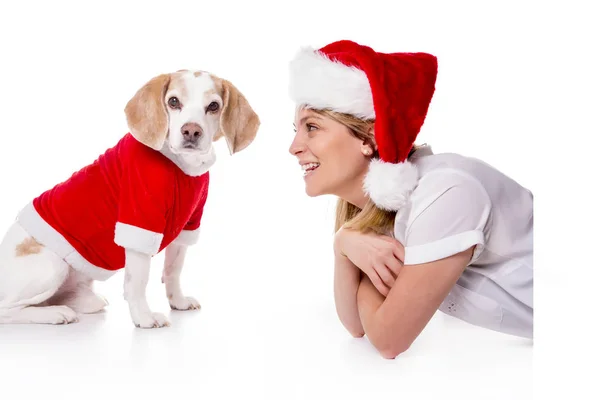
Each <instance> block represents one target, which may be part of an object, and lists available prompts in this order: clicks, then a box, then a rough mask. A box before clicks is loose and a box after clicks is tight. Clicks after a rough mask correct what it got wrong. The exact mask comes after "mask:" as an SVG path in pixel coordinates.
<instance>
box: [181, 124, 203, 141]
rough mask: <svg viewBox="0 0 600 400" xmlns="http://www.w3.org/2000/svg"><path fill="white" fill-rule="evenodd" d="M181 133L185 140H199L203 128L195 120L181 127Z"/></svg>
mask: <svg viewBox="0 0 600 400" xmlns="http://www.w3.org/2000/svg"><path fill="white" fill-rule="evenodd" d="M181 134H182V135H183V138H184V139H185V140H198V138H199V137H200V135H202V128H200V125H198V124H197V123H195V122H188V123H187V124H184V125H183V126H182V127H181Z"/></svg>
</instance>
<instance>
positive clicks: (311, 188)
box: [305, 182, 323, 197]
mask: <svg viewBox="0 0 600 400" xmlns="http://www.w3.org/2000/svg"><path fill="white" fill-rule="evenodd" d="M305 191H306V194H307V195H308V196H309V197H317V196H320V195H322V194H323V191H322V190H321V189H320V188H319V187H318V186H317V185H314V184H311V183H308V182H307V183H306V187H305Z"/></svg>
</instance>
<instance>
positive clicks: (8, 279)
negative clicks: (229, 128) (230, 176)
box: [0, 71, 259, 328]
mask: <svg viewBox="0 0 600 400" xmlns="http://www.w3.org/2000/svg"><path fill="white" fill-rule="evenodd" d="M169 78H170V79H168V81H167V82H168V83H167V87H165V89H168V90H166V93H165V95H164V99H162V101H163V105H164V106H165V107H164V109H165V110H166V113H167V117H168V132H165V135H164V140H163V142H162V143H159V144H158V145H157V147H158V148H157V149H160V152H161V153H163V154H164V155H165V156H167V157H168V158H169V159H171V160H172V161H173V162H174V163H175V164H177V165H178V166H179V167H180V168H181V169H182V170H183V171H184V172H185V173H186V174H188V175H192V176H198V175H201V174H203V173H205V172H206V171H208V169H209V168H210V167H211V166H212V165H213V164H214V162H215V159H216V157H215V151H214V148H213V141H214V140H217V139H219V138H220V137H225V138H226V140H227V143H228V145H229V149H230V151H231V153H232V154H233V153H235V152H236V151H239V150H241V149H243V148H244V147H246V146H247V145H248V144H249V143H250V142H251V141H252V140H253V139H254V136H255V134H256V130H257V129H258V124H259V121H258V117H257V116H256V114H255V113H254V112H253V111H252V110H251V108H250V107H249V105H248V104H247V102H246V101H245V99H244V98H243V96H242V95H241V94H240V93H239V92H238V91H237V89H236V88H235V87H234V86H233V85H231V84H230V83H229V82H227V81H225V80H221V79H220V78H217V77H215V76H213V75H211V74H209V73H207V72H200V71H198V72H195V73H194V72H191V71H178V72H177V73H173V74H170V75H169ZM216 83H218V84H219V85H221V88H218V87H217V85H216ZM224 86H226V89H225V90H223V87H224ZM219 89H221V90H219ZM233 92H234V93H233ZM219 93H224V94H225V95H224V96H223V97H224V98H226V99H224V98H222V97H221V95H220V94H219ZM173 96H175V97H177V98H178V99H179V100H180V103H181V105H182V107H181V109H172V108H170V107H169V106H168V100H169V98H171V97H173ZM231 96H235V97H234V98H236V100H239V99H240V98H241V100H242V103H243V104H245V106H246V107H247V108H248V109H249V111H247V112H246V114H245V115H247V116H249V122H251V123H250V124H249V125H250V126H251V127H250V128H249V131H248V132H245V133H244V134H243V135H240V134H238V133H236V132H226V131H224V128H223V125H225V124H224V121H223V118H225V117H224V116H223V115H224V108H225V107H226V106H227V104H225V103H226V102H227V99H228V98H231ZM213 101H215V102H217V103H218V104H219V108H218V111H217V112H208V111H207V106H208V105H209V104H210V103H211V102H213ZM238 103H239V102H238V101H236V104H235V107H238V106H239V104H238ZM126 112H127V110H126ZM227 115H228V117H227V118H232V117H231V115H234V117H235V115H236V114H235V113H233V114H231V112H229V113H228V114H227ZM129 122H130V121H129V120H128V123H129ZM190 122H191V123H196V124H198V125H199V126H200V127H201V128H202V135H201V136H200V138H199V140H198V142H197V144H196V146H195V148H191V149H190V148H185V147H184V140H183V135H182V133H181V128H182V126H183V125H184V124H186V123H190ZM225 122H227V121H225ZM238 125H239V124H238ZM242 125H243V124H242ZM130 128H132V127H131V125H130ZM133 132H134V131H133V129H132V133H133ZM138 135H139V133H138ZM236 135H237V136H236ZM134 136H136V134H134ZM241 136H243V137H241ZM136 138H138V137H136ZM138 140H140V138H138ZM197 235H198V232H188V231H183V232H182V233H181V234H180V236H179V237H177V238H176V239H175V241H173V242H172V243H171V244H169V245H168V246H167V248H166V250H165V251H166V254H165V264H164V270H163V282H164V284H165V288H166V293H167V297H168V299H169V303H170V305H171V308H173V309H177V310H192V309H198V308H200V304H199V303H198V301H197V300H196V299H194V298H193V297H186V296H184V295H183V293H182V291H181V285H180V275H181V271H182V268H183V264H184V258H185V254H186V251H187V247H188V245H189V244H191V243H193V242H195V239H196V237H197ZM23 243H29V244H33V246H34V247H35V248H33V249H31V248H30V249H29V250H27V249H26V250H25V253H26V254H23V252H22V251H21V254H19V251H18V249H19V246H20V245H21V246H22V245H23ZM150 260H151V257H150V256H149V255H146V254H143V253H140V252H137V251H135V250H133V249H125V283H124V295H125V299H126V300H127V301H128V303H129V309H130V312H131V318H132V321H133V323H134V324H135V325H136V326H138V327H142V328H154V327H162V326H166V325H169V320H168V319H167V317H165V316H164V315H162V314H159V313H154V312H152V311H151V310H150V308H149V306H148V302H147V300H146V285H147V283H148V275H149V271H150ZM92 284H93V281H92V279H90V278H88V277H87V276H85V275H83V274H82V273H81V272H79V271H77V270H75V269H73V268H72V267H71V266H70V265H69V264H68V263H67V262H66V261H65V260H63V259H62V258H61V257H59V256H58V255H57V254H55V253H54V252H52V251H51V250H50V249H48V248H46V247H44V246H42V245H39V244H37V243H36V242H35V240H34V238H32V237H31V236H30V235H29V234H28V233H27V232H26V231H25V230H24V229H23V228H22V227H21V226H20V225H19V223H18V222H15V223H13V225H12V226H11V227H10V228H9V230H8V232H7V233H6V235H5V237H4V239H3V240H2V242H1V243H0V323H42V324H65V323H71V322H74V321H77V316H78V314H87V313H95V312H98V311H100V310H102V309H103V308H104V307H105V306H106V305H107V304H108V303H107V301H106V300H105V299H104V298H102V297H100V296H98V295H97V294H95V293H94V291H93V289H92Z"/></svg>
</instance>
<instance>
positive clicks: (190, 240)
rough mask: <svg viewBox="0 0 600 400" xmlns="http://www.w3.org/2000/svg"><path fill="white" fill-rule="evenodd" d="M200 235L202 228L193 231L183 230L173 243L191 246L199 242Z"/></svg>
mask: <svg viewBox="0 0 600 400" xmlns="http://www.w3.org/2000/svg"><path fill="white" fill-rule="evenodd" d="M199 237H200V228H198V229H195V230H193V231H186V230H183V231H181V232H180V233H179V235H177V237H176V238H175V240H174V241H173V243H175V244H184V245H186V246H191V245H193V244H196V243H198V238H199Z"/></svg>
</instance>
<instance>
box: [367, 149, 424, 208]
mask: <svg viewBox="0 0 600 400" xmlns="http://www.w3.org/2000/svg"><path fill="white" fill-rule="evenodd" d="M418 182H419V171H418V170H417V167H415V166H414V165H413V164H411V163H409V162H403V163H398V164H394V163H386V162H384V161H381V160H379V159H373V160H372V161H371V164H370V165H369V171H368V172H367V175H366V176H365V180H364V183H363V190H364V191H365V193H367V194H368V195H369V197H370V198H371V200H373V203H375V205H377V207H379V208H381V209H383V210H387V211H398V210H399V209H401V208H402V207H403V206H404V205H405V204H406V203H407V202H408V199H409V198H410V195H411V193H412V191H413V190H414V189H415V187H417V183H418Z"/></svg>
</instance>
